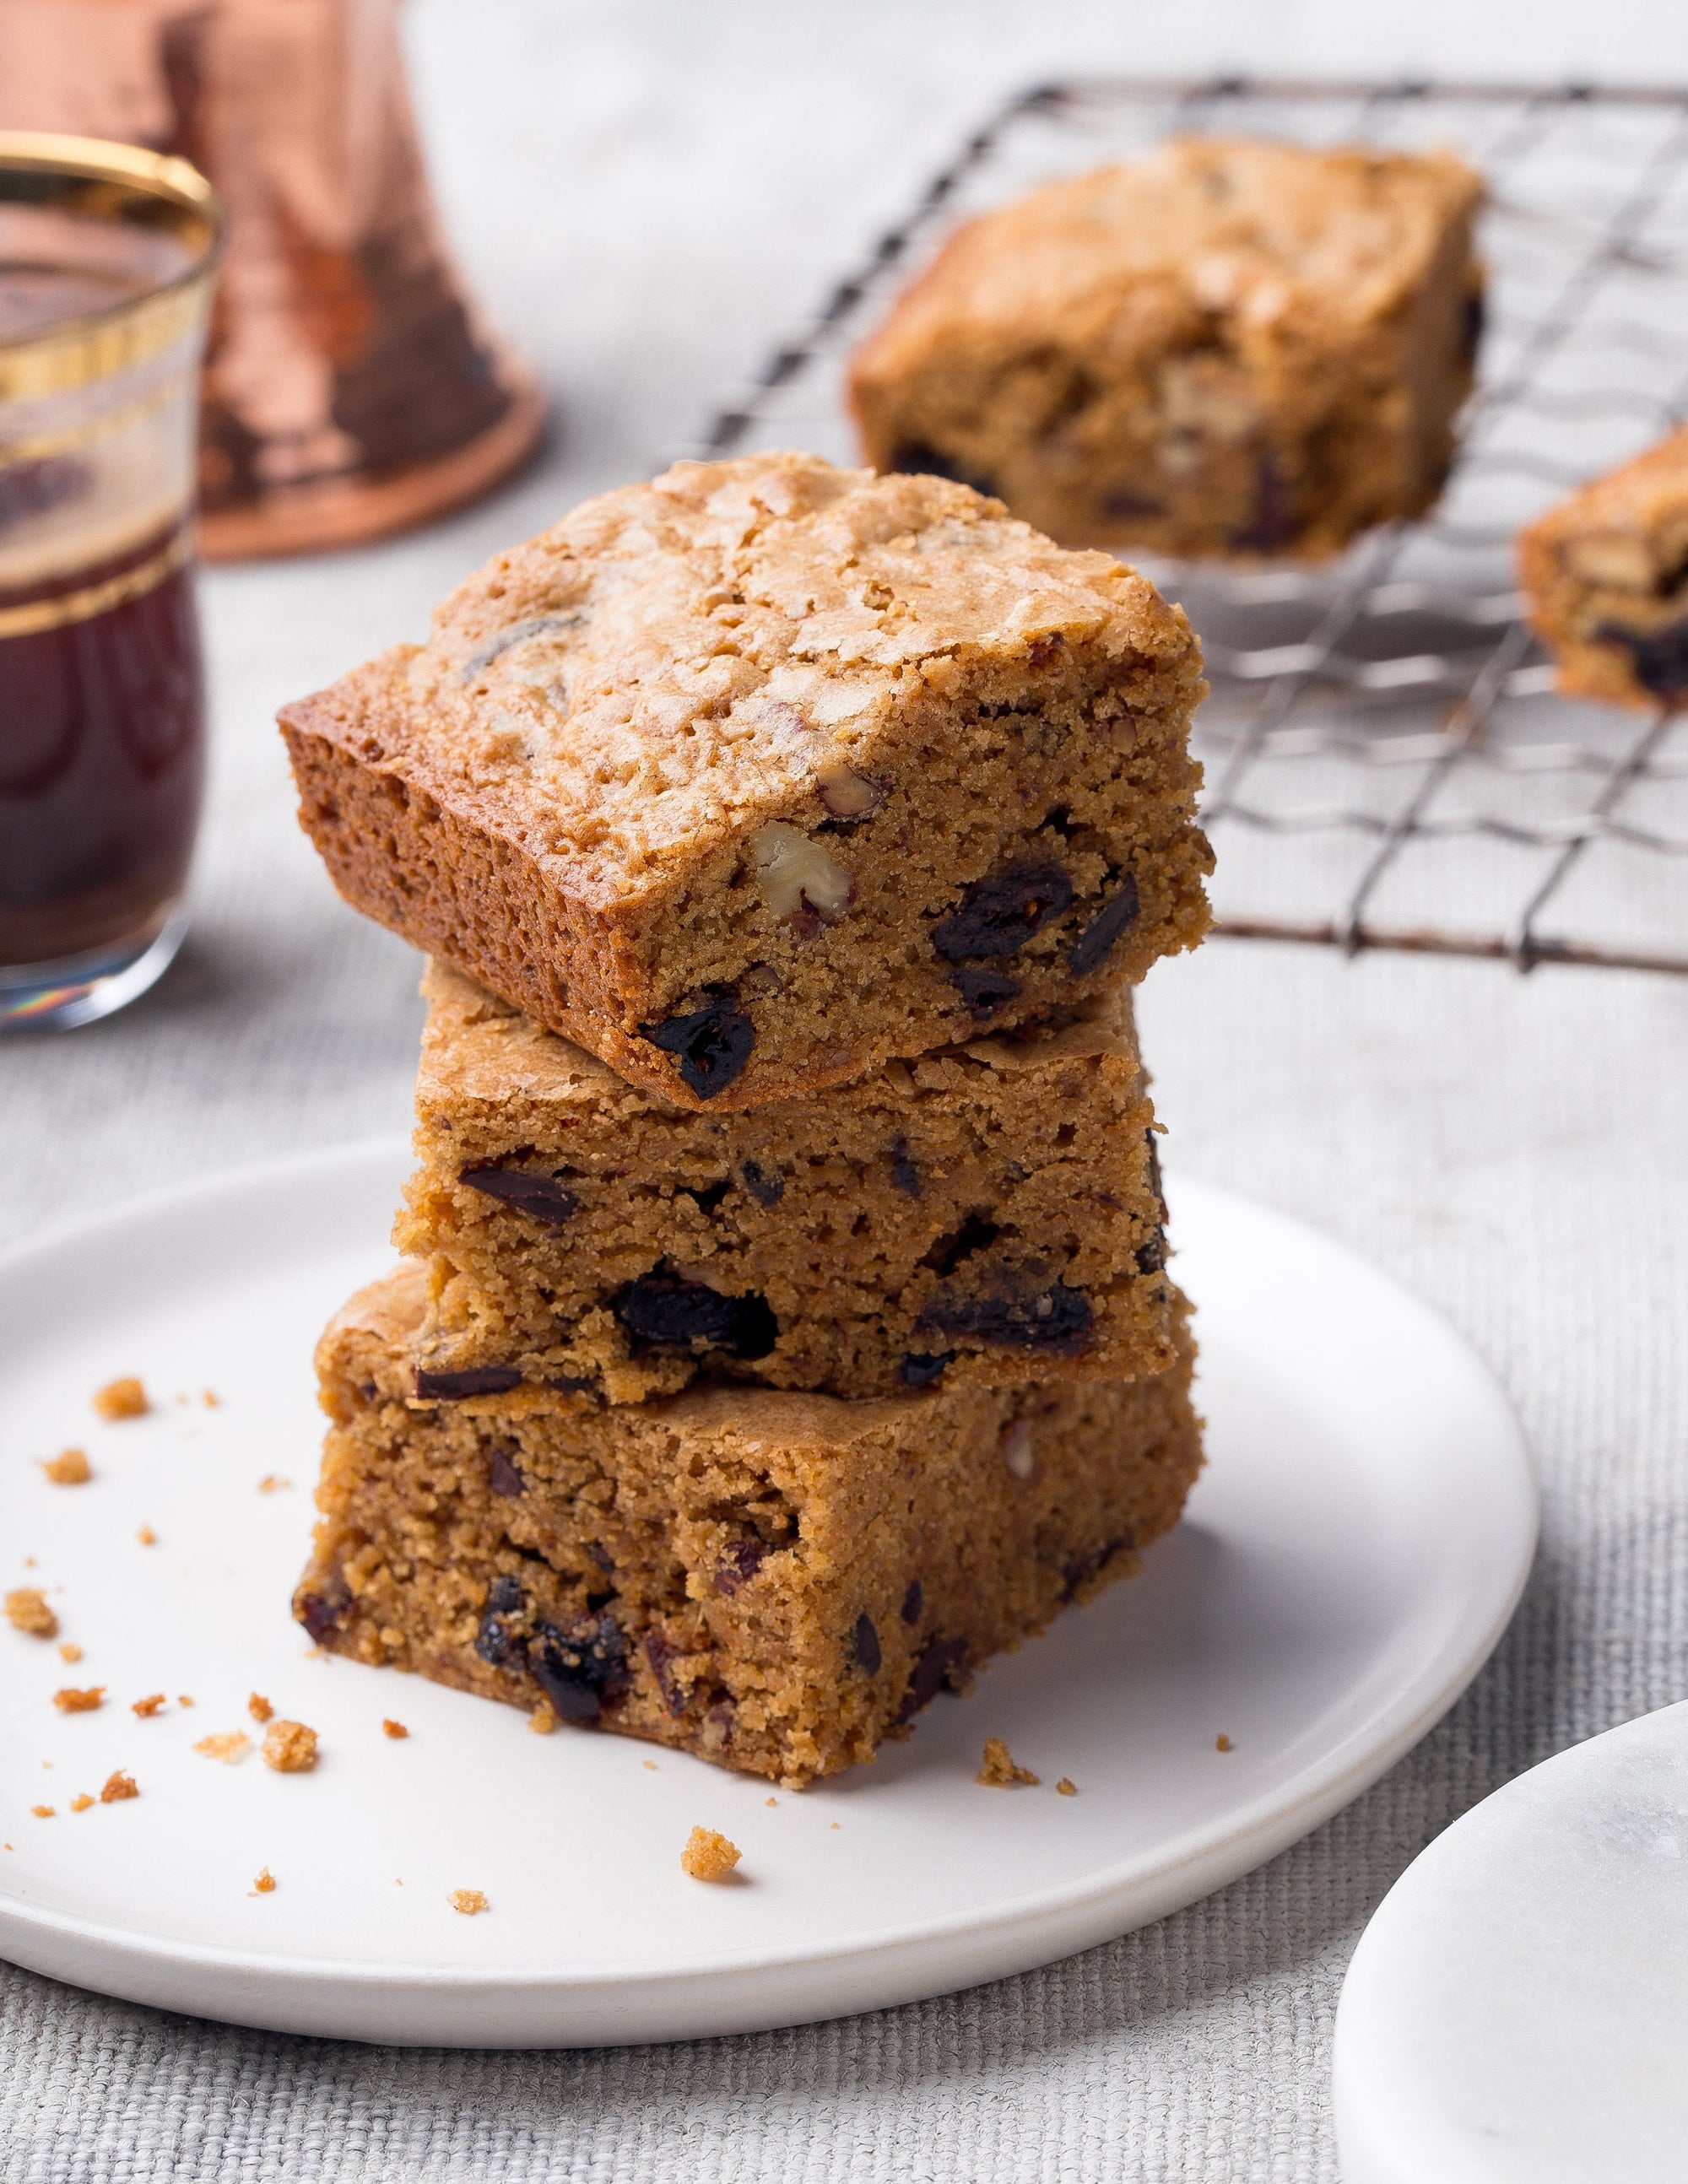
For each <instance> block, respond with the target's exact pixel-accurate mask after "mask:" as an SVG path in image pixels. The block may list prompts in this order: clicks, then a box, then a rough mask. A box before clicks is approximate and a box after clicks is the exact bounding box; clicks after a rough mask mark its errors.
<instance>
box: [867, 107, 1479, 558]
mask: <svg viewBox="0 0 1688 2184" xmlns="http://www.w3.org/2000/svg"><path fill="white" fill-rule="evenodd" d="M1482 194H1483V186H1482V181H1481V178H1480V177H1479V175H1477V174H1476V173H1475V172H1474V170H1472V169H1471V168H1469V167H1468V166H1466V165H1465V164H1463V162H1462V161H1461V160H1459V159H1456V158H1454V157H1453V155H1452V154H1451V153H1446V152H1435V153H1429V155H1421V154H1416V153H1407V152H1382V151H1378V150H1374V149H1372V148H1367V147H1360V146H1338V147H1334V148H1329V149H1323V150H1317V151H1315V150H1309V149H1307V148H1304V147H1302V146H1300V145H1295V144H1283V143H1273V142H1256V141H1252V140H1250V139H1246V138H1235V137H1182V138H1178V139H1175V140H1173V142H1169V143H1167V144H1164V145H1162V147H1160V148H1159V149H1158V150H1157V151H1156V152H1155V153H1152V154H1151V155H1150V156H1149V157H1148V158H1146V159H1138V160H1134V161H1132V162H1130V163H1129V164H1125V165H1122V166H1117V167H1106V168H1103V169H1101V170H1099V171H1097V172H1095V173H1092V174H1087V175H1077V176H1073V177H1071V178H1068V179H1065V180H1062V181H1054V182H1050V183H1048V184H1046V185H1045V186H1044V187H1042V188H1040V189H1037V190H1034V191H1033V192H1031V194H1030V195H1029V196H1028V197H1025V198H1021V199H1020V200H1019V201H1018V202H1017V203H1012V204H1009V205H1005V206H1003V207H1001V208H1000V209H997V210H995V211H992V212H988V213H985V214H982V215H980V216H979V217H978V218H977V219H974V220H969V221H968V222H967V223H966V224H965V225H964V226H961V227H960V228H958V229H957V230H956V231H955V234H954V235H953V236H951V237H950V240H949V241H948V242H946V243H945V245H944V248H942V249H941V250H940V251H939V253H938V255H937V256H936V257H935V258H934V259H933V262H932V264H931V265H929V266H928V268H927V270H925V271H924V272H923V273H922V274H921V275H920V276H918V277H917V278H916V280H915V281H913V282H912V283H911V286H910V287H908V288H906V289H905V291H904V292H903V293H902V295H901V296H900V297H899V298H898V299H897V301H896V303H895V304H894V306H893V308H892V309H891V312H890V314H889V316H888V318H887V319H886V320H885V321H884V323H883V325H882V326H880V327H879V328H878V329H877V331H875V332H874V333H872V335H870V336H869V337H868V338H867V340H866V342H864V343H863V344H862V345H861V348H859V349H858V350H857V352H856V354H855V357H854V358H853V359H852V362H851V368H850V402H851V406H852V408H853V409H854V410H855V417H856V421H857V425H858V426H859V429H860V432H861V444H862V449H863V452H864V454H865V455H866V459H867V460H868V461H870V462H872V463H873V464H875V465H877V467H878V468H879V469H881V470H886V471H936V472H939V473H941V474H943V475H944V476H949V477H960V478H966V479H967V480H968V481H969V482H971V483H972V484H974V485H977V486H978V487H979V488H980V490H981V491H983V492H985V493H1000V495H1001V497H1002V499H1004V500H1005V501H1006V503H1007V504H1008V505H1009V507H1010V508H1011V509H1012V510H1013V511H1014V513H1015V514H1016V515H1022V516H1024V517H1025V518H1026V519H1027V521H1029V522H1032V523H1035V524H1038V525H1039V526H1041V527H1042V528H1043V529H1044V530H1045V531H1047V532H1050V533H1051V535H1052V536H1054V537H1055V538H1059V539H1061V540H1063V541H1064V542H1065V543H1067V544H1069V545H1118V544H1123V543H1129V542H1134V543H1139V544H1141V545H1146V546H1151V547H1155V548H1156V549H1160V550H1162V551H1163V552H1167V553H1173V554H1218V555H1233V556H1240V557H1243V558H1249V557H1252V556H1257V555H1260V554H1296V555H1300V556H1303V557H1306V558H1308V559H1318V558H1320V557H1322V556H1324V555H1328V554H1333V553H1334V552H1336V551H1337V550H1338V549H1340V548H1341V547H1342V546H1344V545H1345V543H1347V542H1348V540H1349V539H1350V538H1352V537H1353V536H1354V535H1355V534H1356V532H1359V531H1362V530H1363V529H1365V528H1366V527H1367V526H1369V525H1372V524H1375V523H1379V522H1382V521H1385V520H1387V519H1390V518H1394V517H1402V516H1410V515H1418V513H1419V512H1420V511H1421V510H1423V509H1424V508H1426V507H1428V506H1429V504H1430V503H1431V502H1432V501H1433V500H1434V499H1435V497H1436V494H1437V493H1439V492H1440V488H1441V485H1442V481H1443V477H1444V476H1445V474H1446V470H1447V467H1448V463H1449V460H1450V458H1451V454H1452V452H1453V447H1454V428H1455V420H1456V416H1457V412H1458V410H1459V409H1460V406H1461V404H1462V403H1463V401H1464V399H1465V398H1466V396H1467V394H1468V392H1469V391H1470V387H1471V382H1472V367H1473V360H1474V354H1475V351H1476V346H1477V337H1478V334H1479V329H1480V324H1481V316H1482V274H1481V270H1480V268H1479V265H1478V264H1477V261H1476V260H1475V259H1474V257H1473V255H1472V245H1471V229H1472V221H1473V218H1474V214H1475V213H1476V210H1477V209H1478V206H1479V203H1480V202H1481V199H1482Z"/></svg>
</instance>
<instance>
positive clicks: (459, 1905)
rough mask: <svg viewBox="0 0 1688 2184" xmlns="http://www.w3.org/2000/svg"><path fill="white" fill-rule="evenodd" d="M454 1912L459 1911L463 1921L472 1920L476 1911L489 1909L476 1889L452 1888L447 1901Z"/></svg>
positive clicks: (484, 1899) (483, 1897)
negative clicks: (463, 1918)
mask: <svg viewBox="0 0 1688 2184" xmlns="http://www.w3.org/2000/svg"><path fill="white" fill-rule="evenodd" d="M447 1900H448V1903H450V1905H451V1908H452V1909H453V1910H454V1911H460V1912H461V1913H462V1914H463V1915H464V1917H465V1919H472V1918H473V1917H474V1916H475V1914H476V1912H477V1911H485V1910H487V1909H489V1908H491V1907H490V1906H489V1905H488V1903H487V1899H486V1897H485V1896H484V1895H483V1894H482V1892H481V1891H480V1890H479V1889H478V1888H454V1889H453V1890H452V1892H451V1894H450V1896H449V1897H448V1899H447Z"/></svg>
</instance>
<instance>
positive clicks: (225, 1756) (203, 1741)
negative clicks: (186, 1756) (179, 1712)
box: [193, 1729, 252, 1767]
mask: <svg viewBox="0 0 1688 2184" xmlns="http://www.w3.org/2000/svg"><path fill="white" fill-rule="evenodd" d="M193 1749H194V1750H195V1751H196V1752H203V1754H204V1756H205V1758H207V1759H220V1760H221V1761H222V1762H223V1763H224V1765H225V1766H227V1767H232V1766H233V1765H234V1764H235V1763H236V1761H237V1760H241V1759H244V1758H245V1757H246V1755H247V1753H248V1752H250V1751H251V1749H252V1739H251V1738H250V1737H249V1736H248V1735H247V1733H246V1731H245V1730H243V1729H231V1730H225V1731H224V1732H223V1733H222V1735H221V1736H202V1737H201V1738H200V1740H199V1741H198V1743H197V1744H196V1745H195V1746H194V1747H193Z"/></svg>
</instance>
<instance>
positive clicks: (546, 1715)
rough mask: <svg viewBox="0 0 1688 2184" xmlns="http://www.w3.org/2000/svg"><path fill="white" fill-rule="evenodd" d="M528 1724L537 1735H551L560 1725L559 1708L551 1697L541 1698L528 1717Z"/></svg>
mask: <svg viewBox="0 0 1688 2184" xmlns="http://www.w3.org/2000/svg"><path fill="white" fill-rule="evenodd" d="M527 1726H528V1728H529V1730H531V1731H532V1734H533V1735H534V1736H549V1735H550V1734H551V1731H552V1730H554V1729H556V1728H558V1727H559V1726H560V1724H559V1722H558V1719H557V1710H556V1708H554V1706H553V1705H552V1704H551V1702H550V1701H549V1699H541V1700H540V1702H539V1703H538V1706H537V1707H535V1708H534V1709H533V1711H532V1713H531V1714H529V1715H528V1717H527Z"/></svg>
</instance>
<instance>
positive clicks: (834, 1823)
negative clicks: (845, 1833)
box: [833, 1820, 838, 1834]
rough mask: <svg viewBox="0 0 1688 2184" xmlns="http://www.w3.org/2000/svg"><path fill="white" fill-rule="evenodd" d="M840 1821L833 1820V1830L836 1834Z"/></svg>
mask: <svg viewBox="0 0 1688 2184" xmlns="http://www.w3.org/2000/svg"><path fill="white" fill-rule="evenodd" d="M837 1831H838V1822H837V1821H836V1820H834V1821H833V1832H834V1833H835V1834H836V1833H837Z"/></svg>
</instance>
